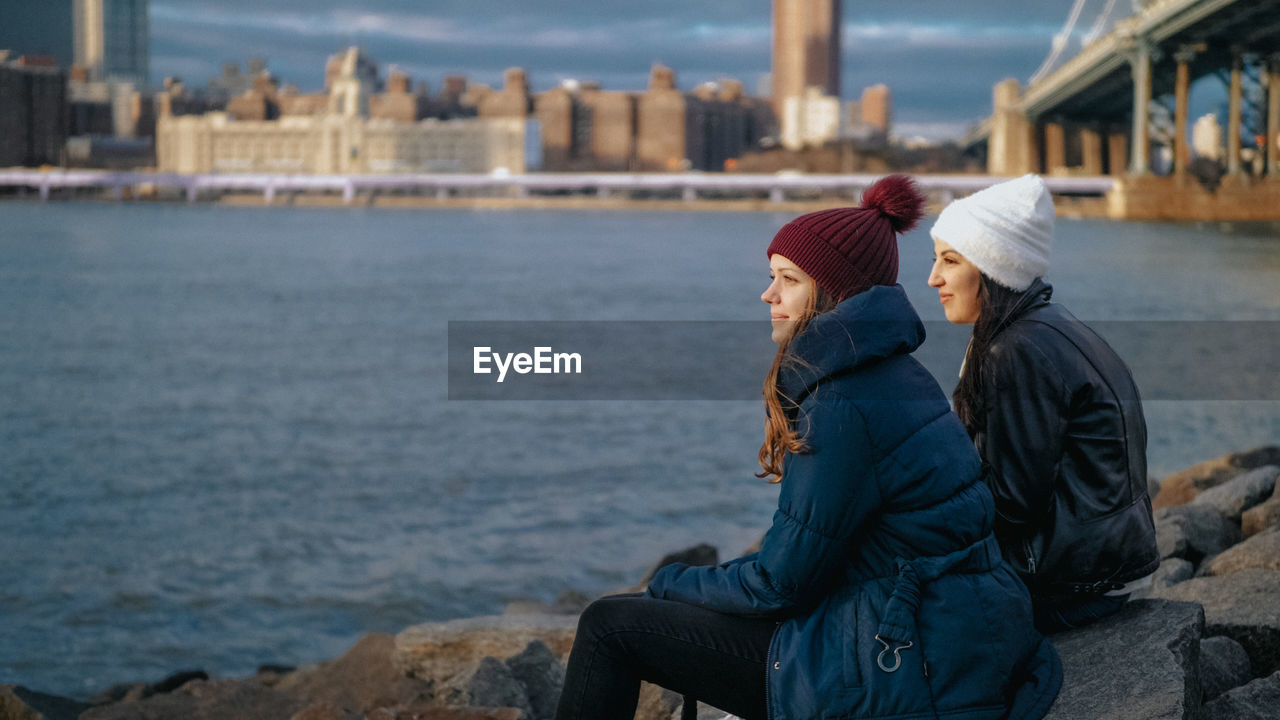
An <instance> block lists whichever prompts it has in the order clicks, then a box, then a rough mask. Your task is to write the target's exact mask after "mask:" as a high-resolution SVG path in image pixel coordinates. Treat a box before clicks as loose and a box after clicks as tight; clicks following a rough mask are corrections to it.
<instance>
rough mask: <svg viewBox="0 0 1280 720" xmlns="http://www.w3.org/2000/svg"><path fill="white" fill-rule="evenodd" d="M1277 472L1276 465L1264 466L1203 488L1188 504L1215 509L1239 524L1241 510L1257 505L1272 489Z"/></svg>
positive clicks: (1279, 472)
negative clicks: (1205, 488) (1211, 486)
mask: <svg viewBox="0 0 1280 720" xmlns="http://www.w3.org/2000/svg"><path fill="white" fill-rule="evenodd" d="M1278 475H1280V465H1264V466H1263V467H1260V468H1256V469H1254V470H1249V471H1248V472H1245V473H1242V474H1240V475H1239V476H1237V477H1234V478H1232V479H1231V480H1228V481H1227V482H1225V483H1223V484H1221V485H1219V486H1217V487H1213V488H1209V489H1208V490H1205V491H1204V492H1202V493H1200V495H1198V496H1197V497H1196V499H1195V500H1192V501H1191V503H1192V504H1194V505H1207V506H1209V507H1213V508H1217V510H1218V512H1220V513H1222V514H1223V515H1225V516H1227V518H1228V519H1230V520H1231V521H1232V522H1235V523H1237V524H1239V522H1240V516H1241V515H1243V514H1244V511H1245V510H1248V509H1249V508H1251V507H1253V506H1255V505H1258V504H1260V503H1261V502H1262V501H1263V500H1266V499H1267V498H1268V497H1270V496H1271V493H1272V492H1273V491H1275V487H1276V476H1278Z"/></svg>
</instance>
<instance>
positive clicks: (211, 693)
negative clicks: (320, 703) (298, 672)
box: [80, 678, 308, 720]
mask: <svg viewBox="0 0 1280 720" xmlns="http://www.w3.org/2000/svg"><path fill="white" fill-rule="evenodd" d="M307 704H308V703H305V702H303V701H301V700H299V699H298V698H296V697H294V696H291V695H289V694H287V693H282V692H279V691H277V690H275V689H273V688H270V687H267V686H266V685H263V684H262V683H261V682H259V681H257V680H256V679H254V678H249V679H247V680H193V681H191V682H188V683H186V684H184V685H183V686H182V687H180V688H178V689H177V690H175V691H174V692H171V693H165V694H161V695H153V696H151V697H149V698H147V699H145V700H140V701H138V702H132V703H116V704H114V705H103V706H101V707H96V708H92V709H90V710H88V711H86V712H85V713H84V714H83V715H81V716H80V720H170V719H171V718H183V719H184V720H221V719H222V718H237V720H279V719H280V718H289V717H293V715H294V714H296V713H297V712H299V711H301V710H302V709H303V708H304V707H305V706H306V705H307Z"/></svg>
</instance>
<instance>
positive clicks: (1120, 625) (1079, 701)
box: [1046, 600, 1204, 720]
mask: <svg viewBox="0 0 1280 720" xmlns="http://www.w3.org/2000/svg"><path fill="white" fill-rule="evenodd" d="M1203 629H1204V614H1203V612H1202V611H1201V609H1200V608H1199V607H1198V606H1196V605H1194V604H1191V603H1179V602H1168V601H1164V600H1133V601H1131V602H1129V603H1128V604H1127V605H1125V607H1124V608H1122V609H1121V610H1120V612H1118V613H1116V614H1115V615H1112V616H1110V617H1108V618H1104V619H1102V620H1100V621H1098V622H1096V623H1094V624H1092V625H1088V626H1086V627H1083V628H1079V629H1076V630H1068V631H1066V632H1063V633H1058V634H1056V635H1054V636H1053V637H1052V640H1053V643H1054V645H1056V646H1057V648H1058V653H1059V654H1060V655H1061V656H1062V664H1063V683H1062V691H1061V692H1060V693H1059V694H1058V699H1057V701H1056V702H1055V703H1054V704H1053V707H1052V708H1050V710H1049V714H1048V715H1047V716H1046V718H1050V719H1052V720H1076V719H1079V720H1084V719H1085V718H1089V719H1090V720H1093V719H1094V718H1104V717H1108V718H1110V717H1115V718H1149V719H1152V720H1154V719H1156V718H1161V719H1164V718H1167V719H1169V720H1175V719H1176V720H1182V718H1185V717H1190V716H1192V715H1194V713H1195V710H1196V708H1199V707H1200V677H1199V673H1200V658H1199V655H1200V636H1201V634H1202V632H1203Z"/></svg>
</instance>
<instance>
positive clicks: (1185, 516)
mask: <svg viewBox="0 0 1280 720" xmlns="http://www.w3.org/2000/svg"><path fill="white" fill-rule="evenodd" d="M1154 519H1155V525H1156V547H1157V548H1159V550H1160V557H1162V558H1170V557H1179V558H1182V559H1184V560H1190V561H1191V562H1192V563H1198V562H1200V560H1201V559H1203V558H1204V557H1205V556H1206V555H1216V554H1217V553H1220V552H1222V551H1223V550H1226V549H1227V548H1229V547H1231V546H1232V545H1235V544H1236V543H1238V542H1240V528H1239V526H1237V525H1236V524H1235V523H1233V522H1231V521H1230V520H1228V519H1227V517H1226V516H1225V515H1223V514H1222V513H1221V512H1219V511H1218V509H1217V508H1214V507H1211V506H1209V505H1195V504H1192V505H1179V506H1177V507H1170V508H1161V509H1159V510H1157V511H1156V512H1155V516H1154Z"/></svg>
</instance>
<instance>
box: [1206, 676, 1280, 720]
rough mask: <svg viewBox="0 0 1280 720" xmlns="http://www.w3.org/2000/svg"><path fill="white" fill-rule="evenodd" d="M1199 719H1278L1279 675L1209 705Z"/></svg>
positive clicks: (1207, 704) (1252, 683) (1266, 678)
mask: <svg viewBox="0 0 1280 720" xmlns="http://www.w3.org/2000/svg"><path fill="white" fill-rule="evenodd" d="M1200 717H1201V718H1203V720H1275V718H1276V717H1280V672H1278V673H1276V674H1274V675H1271V676H1270V677H1264V678H1259V679H1257V680H1254V681H1253V682H1251V683H1249V684H1247V685H1244V686H1242V687H1238V688H1236V689H1235V690H1232V691H1230V692H1228V693H1225V694H1224V695H1222V697H1219V698H1218V699H1216V700H1213V701H1211V702H1208V703H1206V704H1205V706H1204V708H1203V709H1202V711H1201V714H1200Z"/></svg>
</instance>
